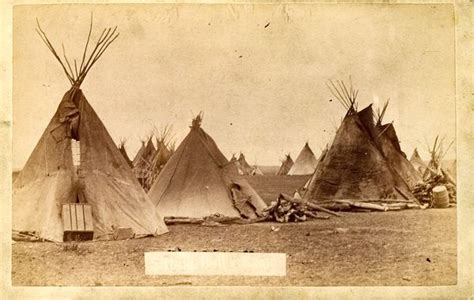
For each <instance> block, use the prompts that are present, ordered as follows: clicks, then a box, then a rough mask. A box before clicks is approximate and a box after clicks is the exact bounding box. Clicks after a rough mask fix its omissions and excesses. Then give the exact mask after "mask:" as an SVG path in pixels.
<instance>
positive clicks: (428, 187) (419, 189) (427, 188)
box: [412, 174, 456, 207]
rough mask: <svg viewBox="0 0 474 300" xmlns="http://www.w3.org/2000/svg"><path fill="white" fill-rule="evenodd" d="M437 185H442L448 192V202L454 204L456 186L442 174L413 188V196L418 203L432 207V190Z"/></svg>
mask: <svg viewBox="0 0 474 300" xmlns="http://www.w3.org/2000/svg"><path fill="white" fill-rule="evenodd" d="M438 185H444V186H445V187H446V189H447V190H448V194H449V202H451V203H456V186H455V185H454V184H453V183H452V182H450V180H448V179H447V178H446V177H445V176H443V175H442V174H438V175H436V176H432V177H431V178H429V179H428V180H426V181H425V182H422V183H418V184H417V185H415V187H414V188H413V191H412V193H413V195H415V197H416V199H418V201H419V202H420V203H423V204H428V205H429V206H430V207H432V206H433V188H434V187H435V186H438Z"/></svg>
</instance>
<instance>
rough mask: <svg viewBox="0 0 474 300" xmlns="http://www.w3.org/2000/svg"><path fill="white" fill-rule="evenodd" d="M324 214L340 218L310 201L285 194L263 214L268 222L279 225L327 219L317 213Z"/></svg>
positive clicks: (273, 202)
mask: <svg viewBox="0 0 474 300" xmlns="http://www.w3.org/2000/svg"><path fill="white" fill-rule="evenodd" d="M317 211H319V212H325V213H327V214H330V215H335V216H338V217H340V216H341V215H340V214H338V213H335V212H333V211H330V210H328V209H325V208H324V207H321V206H319V205H316V204H314V203H312V202H310V201H304V200H302V199H301V198H294V197H290V196H288V195H286V194H280V195H279V196H278V198H277V199H276V200H275V201H272V202H271V203H270V206H268V207H267V208H266V209H265V210H264V213H265V214H266V216H267V218H266V219H267V220H268V221H275V222H279V223H288V222H304V221H307V220H308V219H310V218H311V219H328V218H329V217H328V216H322V215H319V214H318V213H317Z"/></svg>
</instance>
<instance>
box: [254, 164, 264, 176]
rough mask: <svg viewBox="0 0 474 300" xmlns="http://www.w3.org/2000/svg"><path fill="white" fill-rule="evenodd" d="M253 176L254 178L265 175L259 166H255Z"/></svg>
mask: <svg viewBox="0 0 474 300" xmlns="http://www.w3.org/2000/svg"><path fill="white" fill-rule="evenodd" d="M252 175H253V176H263V175H264V174H263V172H262V170H260V168H259V167H258V166H257V165H255V166H253V168H252Z"/></svg>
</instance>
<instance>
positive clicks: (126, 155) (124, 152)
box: [118, 140, 133, 168]
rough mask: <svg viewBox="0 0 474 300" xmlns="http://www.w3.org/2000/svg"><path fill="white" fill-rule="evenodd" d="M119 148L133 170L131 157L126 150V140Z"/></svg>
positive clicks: (121, 142)
mask: <svg viewBox="0 0 474 300" xmlns="http://www.w3.org/2000/svg"><path fill="white" fill-rule="evenodd" d="M118 148H119V150H120V153H122V156H123V158H125V161H126V162H127V164H128V166H129V167H130V168H132V167H133V164H132V161H131V160H130V157H129V156H128V154H127V150H125V140H122V141H120V144H119V146H118Z"/></svg>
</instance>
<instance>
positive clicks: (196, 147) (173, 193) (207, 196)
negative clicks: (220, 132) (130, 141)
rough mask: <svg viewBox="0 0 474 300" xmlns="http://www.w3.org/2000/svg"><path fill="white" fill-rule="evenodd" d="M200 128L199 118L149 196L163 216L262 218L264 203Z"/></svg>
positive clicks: (195, 120) (194, 121) (199, 117)
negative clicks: (215, 215) (218, 215)
mask: <svg viewBox="0 0 474 300" xmlns="http://www.w3.org/2000/svg"><path fill="white" fill-rule="evenodd" d="M200 125H201V115H198V117H197V118H196V119H194V120H193V124H192V126H191V130H190V132H189V134H188V135H187V136H186V138H185V139H184V140H183V141H182V142H181V144H180V145H179V147H178V148H177V149H176V151H175V152H174V153H173V155H172V156H171V158H170V160H169V161H168V163H167V164H166V165H165V167H164V168H163V170H162V171H161V173H160V174H159V175H158V178H157V180H156V181H155V183H154V184H153V186H152V187H151V189H150V191H149V193H148V195H149V196H150V199H151V200H152V201H153V203H154V204H155V205H156V207H157V209H158V211H159V212H160V214H161V215H163V216H165V217H190V218H202V217H206V216H210V215H213V214H216V213H217V214H220V215H224V216H227V217H245V218H255V217H257V216H259V215H261V212H262V210H263V209H264V208H265V207H266V205H265V203H264V202H263V200H262V199H261V198H260V196H258V194H257V193H256V192H255V191H254V190H253V188H252V187H251V186H250V185H249V184H248V182H247V181H246V180H245V179H244V178H242V177H240V176H239V174H238V173H237V171H236V169H235V165H234V164H232V163H230V162H229V161H228V160H227V158H225V156H224V155H223V154H222V152H221V151H220V150H219V148H218V147H217V145H216V143H215V142H214V140H213V139H212V138H211V137H210V136H209V135H208V134H207V133H206V132H204V130H203V129H202V128H201V126H200ZM232 191H234V193H233V192H232ZM237 194H238V195H237ZM242 199H244V200H245V201H243V202H241V201H240V200H242ZM236 207H239V209H237V208H236Z"/></svg>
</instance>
